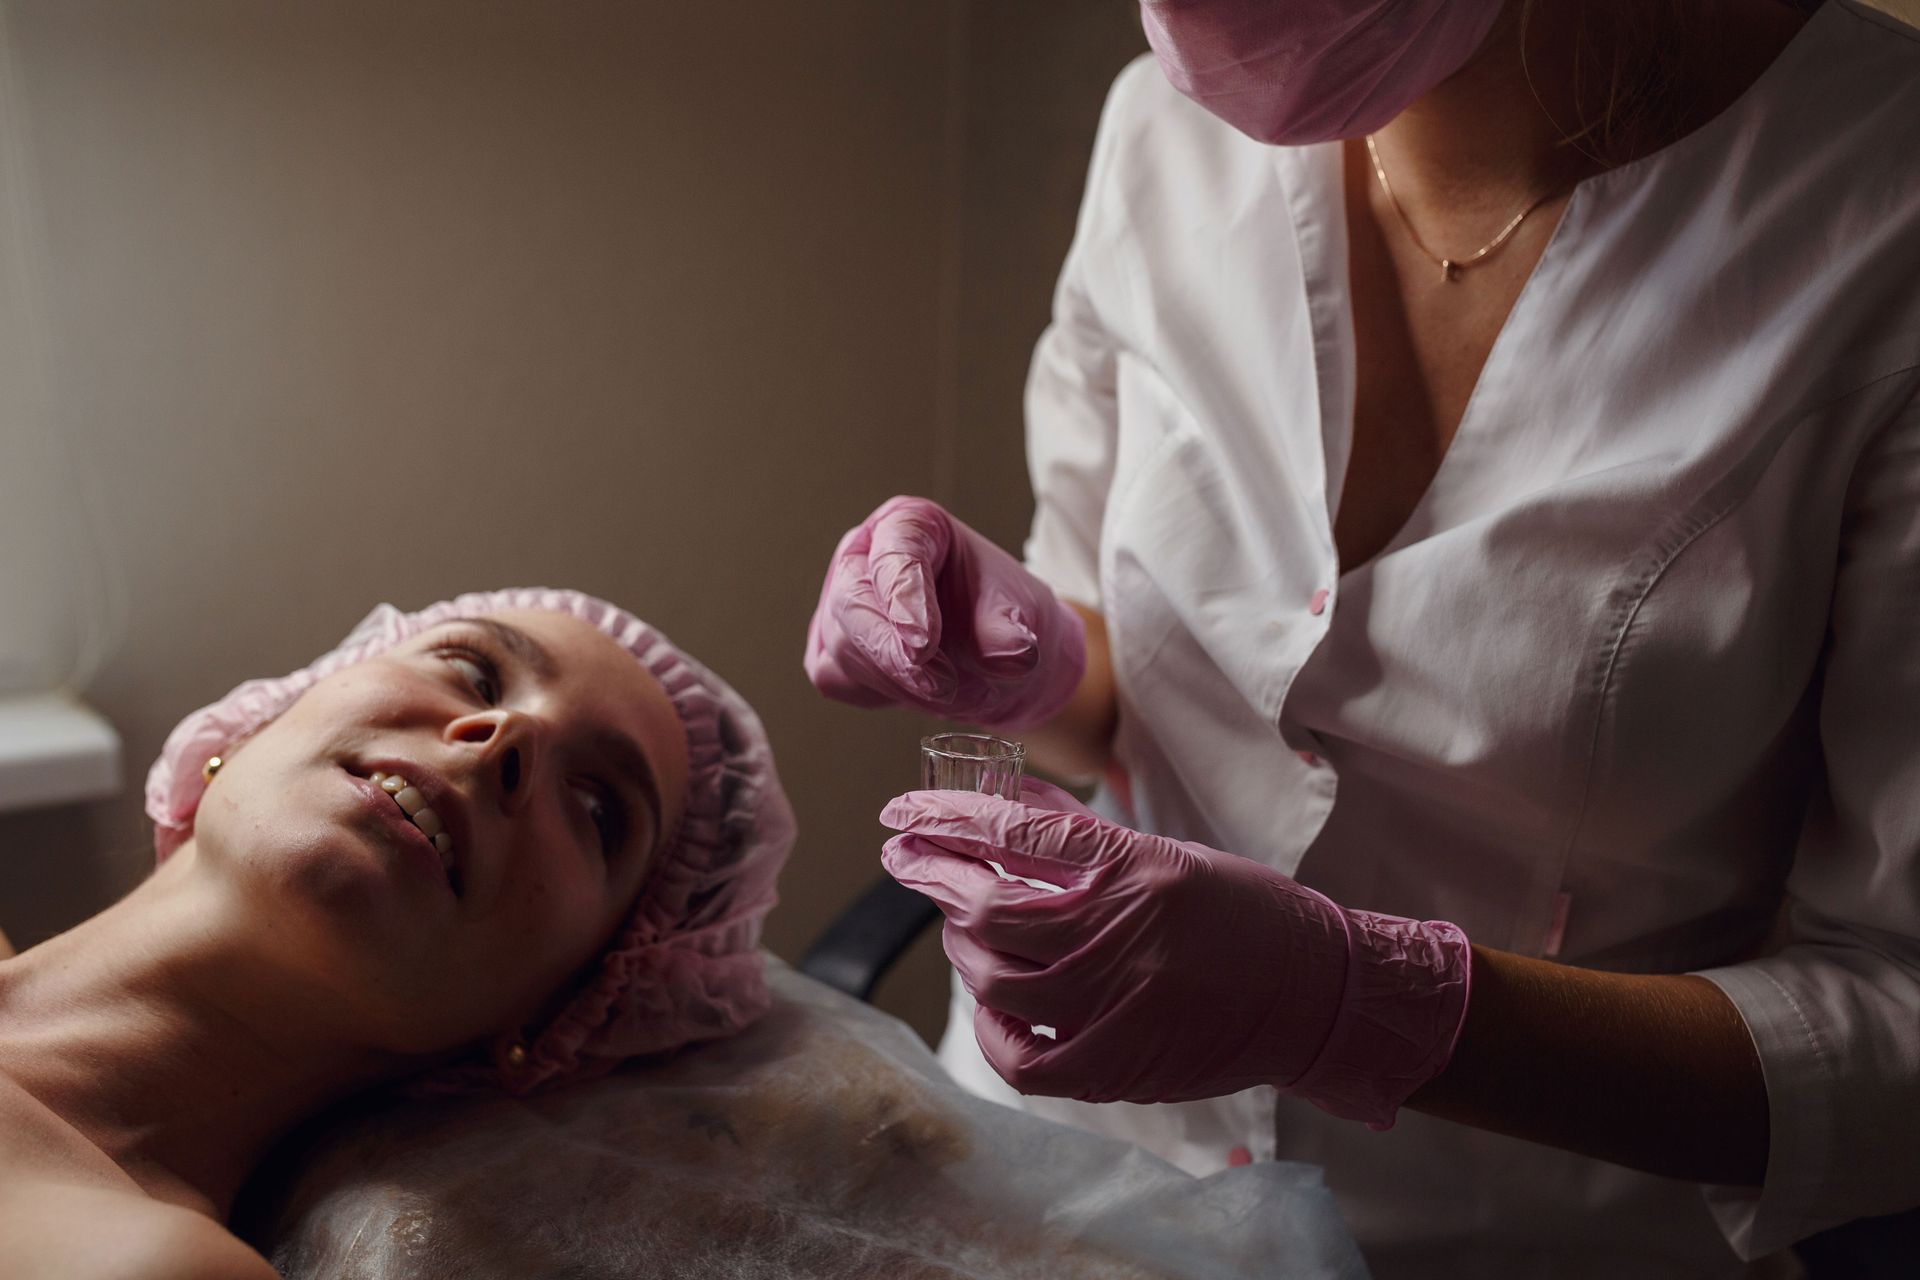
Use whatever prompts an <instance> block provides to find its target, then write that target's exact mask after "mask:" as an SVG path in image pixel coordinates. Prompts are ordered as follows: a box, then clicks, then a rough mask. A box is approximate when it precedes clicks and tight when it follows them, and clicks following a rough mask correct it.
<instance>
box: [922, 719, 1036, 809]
mask: <svg viewBox="0 0 1920 1280" xmlns="http://www.w3.org/2000/svg"><path fill="white" fill-rule="evenodd" d="M1026 767H1027V749H1026V747H1025V746H1024V745H1023V744H1021V743H1018V742H1009V741H1007V740H1006V739H1005V738H996V737H994V736H993V735H992V734H987V733H936V734H934V735H933V736H931V737H927V738H922V739H920V785H921V786H922V787H924V788H925V789H926V790H928V791H977V792H980V793H981V794H982V795H989V796H999V797H1000V798H1001V799H1002V800H1018V799H1019V798H1020V775H1021V774H1022V773H1024V772H1025V770H1026Z"/></svg>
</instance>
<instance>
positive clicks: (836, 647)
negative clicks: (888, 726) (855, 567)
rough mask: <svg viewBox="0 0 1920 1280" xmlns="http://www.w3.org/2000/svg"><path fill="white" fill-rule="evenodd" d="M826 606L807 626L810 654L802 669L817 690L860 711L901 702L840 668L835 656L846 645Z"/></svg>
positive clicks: (822, 607)
mask: <svg viewBox="0 0 1920 1280" xmlns="http://www.w3.org/2000/svg"><path fill="white" fill-rule="evenodd" d="M826 611H827V606H826V605H824V604H823V605H822V606H821V607H820V609H819V610H818V611H816V612H815V613H814V615H813V620H812V621H811V622H810V623H808V624H807V653H806V658H805V660H804V661H803V663H802V665H803V666H805V667H806V671H807V679H808V680H809V681H811V682H812V684H813V687H814V688H816V689H818V690H819V691H820V692H821V693H823V694H825V695H826V696H827V697H829V698H832V699H834V700H835V701H836V702H845V703H848V704H849V705H851V706H856V707H886V706H892V705H894V704H895V703H897V702H898V701H899V697H898V695H897V694H895V693H892V692H890V691H889V690H887V689H876V688H874V687H873V685H872V683H871V682H870V681H869V680H862V679H857V678H855V676H854V675H853V674H852V673H851V672H849V671H847V669H846V668H845V667H843V666H841V665H840V660H839V658H837V657H836V656H835V654H836V653H838V652H840V651H841V649H842V646H843V645H844V643H845V640H844V637H841V636H840V635H839V629H838V628H837V627H835V626H834V624H833V621H832V619H831V617H829V616H828V614H827V612H826Z"/></svg>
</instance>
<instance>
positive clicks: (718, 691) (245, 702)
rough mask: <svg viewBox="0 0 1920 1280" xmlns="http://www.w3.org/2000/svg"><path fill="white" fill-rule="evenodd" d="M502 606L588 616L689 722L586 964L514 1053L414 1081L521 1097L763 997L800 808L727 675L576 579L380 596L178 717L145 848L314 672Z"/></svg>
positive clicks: (189, 813) (655, 1048) (151, 782)
mask: <svg viewBox="0 0 1920 1280" xmlns="http://www.w3.org/2000/svg"><path fill="white" fill-rule="evenodd" d="M507 609H545V610H548V611H550V612H553V613H563V614H566V615H568V616H569V617H574V618H579V619H581V620H582V621H585V622H588V623H591V624H592V625H593V626H595V627H597V628H599V629H600V630H601V631H603V632H605V633H606V634H607V635H609V636H611V637H613V639H614V640H615V641H617V642H618V643H619V644H620V645H621V646H622V647H623V648H625V649H626V650H627V652H629V653H631V654H632V655H633V656H634V657H635V658H637V659H638V660H639V661H640V663H641V665H642V666H644V667H646V669H647V670H648V671H650V672H652V673H653V676H654V678H655V679H656V680H658V681H659V682H660V684H661V686H662V687H663V688H664V689H665V690H666V692H667V696H668V697H669V698H671V699H672V701H673V705H674V708H675V710H677V711H678V712H679V715H680V723H681V724H682V725H683V726H685V728H686V732H687V755H688V764H689V774H688V779H687V799H686V810H685V812H684V814H683V815H682V817H681V819H680V825H679V828H678V829H677V830H676V831H675V833H674V834H673V835H672V837H671V838H670V839H669V840H668V841H667V842H666V844H665V846H664V847H663V848H662V850H661V853H660V856H659V857H658V859H657V860H656V861H655V863H654V866H653V867H652V869H651V870H650V871H649V872H648V875H647V880H646V882H645V883H644V884H643V885H642V886H641V889H640V893H639V896H638V898H637V899H636V900H635V902H634V908H633V913H632V915H631V916H630V917H629V918H628V919H627V922H626V924H625V925H624V926H622V928H621V929H620V931H619V933H618V934H616V935H615V937H614V940H613V943H612V945H611V946H610V947H609V948H608V949H607V951H606V953H605V954H603V955H602V956H601V957H600V960H599V962H598V966H597V968H596V969H595V971H594V973H593V976H592V977H591V979H590V980H589V981H588V982H587V983H586V984H585V985H584V986H583V987H582V988H581V989H580V990H579V992H578V993H577V994H576V995H575V996H574V997H573V999H572V1000H571V1001H570V1002H569V1003H568V1004H567V1005H566V1007H565V1008H563V1009H562V1010H561V1011H560V1013H559V1014H558V1015H556V1016H555V1017H554V1019H553V1020H552V1022H550V1023H549V1024H548V1025H547V1026H546V1027H544V1028H542V1029H541V1030H540V1032H539V1033H538V1034H537V1035H535V1036H532V1037H530V1038H529V1039H528V1040H527V1041H526V1054H525V1057H524V1061H521V1062H520V1063H518V1064H517V1065H515V1064H512V1063H509V1062H508V1060H507V1057H506V1053H505V1050H506V1047H507V1043H508V1042H507V1041H506V1040H504V1039H503V1040H502V1041H501V1042H500V1043H499V1044H497V1045H496V1046H495V1052H494V1053H493V1054H492V1060H491V1061H490V1062H487V1063H484V1064H474V1065H466V1066H455V1067H450V1068H447V1069H444V1070H441V1071H438V1072H435V1073H433V1074H431V1075H429V1076H426V1077H423V1078H422V1079H420V1080H419V1081H416V1082H415V1083H414V1085H413V1086H412V1091H413V1092H416V1093H423V1094H446V1093H469V1092H476V1091H482V1090H487V1089H500V1090H505V1091H507V1092H509V1093H516V1094H524V1093H530V1092H532V1091H534V1090H535V1089H539V1088H542V1087H545V1086H549V1085H553V1084H557V1083H562V1082H565V1081H570V1080H579V1079H587V1078H591V1077H593V1076H597V1075H601V1074H604V1073H605V1072H607V1071H609V1070H611V1069H612V1068H613V1067H614V1066H616V1065H618V1064H619V1063H620V1062H621V1061H622V1060H624V1059H626V1058H630V1057H635V1056H638V1055H641V1054H655V1053H665V1052H667V1051H669V1050H672V1049H677V1048H680V1047H681V1046H683V1045H687V1044H693V1043H695V1042H698V1041H702V1040H714V1039H718V1038H720V1037H723V1036H730V1035H732V1034H734V1033H735V1032H737V1031H740V1030H741V1029H743V1028H745V1027H746V1026H747V1025H749V1024H750V1023H752V1022H753V1021H754V1020H755V1019H757V1018H759V1017H760V1015H761V1014H763V1013H765V1012H766V1010H767V1006H768V996H767V987H766V978H765V972H764V967H763V965H762V962H761V957H760V949H759V944H760V928H761V924H762V922H763V921H764V920H765V919H766V915H767V912H769V911H771V910H772V909H773V905H774V903H775V901H776V896H775V893H774V882H775V880H776V879H777V878H778V876H779V873H780V867H781V864H783V863H784V862H785V861H786V858H787V854H788V853H789V852H790V851H791V850H792V848H793V838H794V820H793V809H792V807H791V806H790V805H789V804H788V803H787V796H786V792H785V791H783V790H782V789H781V787H780V777H779V775H778V774H777V773H776V772H775V770H774V766H773V749H772V747H771V745H770V744H769V743H768V741H767V735H766V730H765V729H764V728H763V727H762V726H761V724H760V717H759V716H757V715H755V714H754V711H753V708H752V707H750V706H748V705H747V702H746V700H745V699H744V698H742V697H741V696H740V695H739V694H737V693H735V692H734V691H733V689H732V688H730V687H729V686H728V685H727V683H726V681H724V680H722V679H720V677H719V676H716V675H715V674H714V673H713V672H711V671H709V670H707V668H706V667H704V666H702V665H701V664H700V663H698V662H696V661H695V660H694V659H692V658H690V657H688V656H687V655H686V654H685V653H683V652H682V651H681V650H680V649H678V648H676V647H675V646H674V645H673V643H672V642H671V641H669V640H668V639H667V638H666V637H665V636H663V635H661V634H660V633H659V632H658V631H656V630H654V628H652V627H650V626H648V625H647V624H646V623H644V622H642V621H640V619H638V618H636V617H634V616H633V615H632V614H630V613H628V612H627V611H626V610H624V609H620V608H617V607H616V606H614V605H611V604H608V603H607V602H606V601H604V600H597V599H595V598H594V597H592V596H589V595H583V594H581V593H580V592H578V591H556V590H550V589H547V588H542V587H516V588H510V589H508V590H504V591H487V592H476V593H471V594H468V595H463V596H459V597H456V598H455V599H452V600H446V601H442V602H441V603H439V604H436V605H432V606H430V607H428V608H425V609H422V610H420V611H419V612H417V613H403V612H401V611H400V610H398V609H396V608H394V607H393V606H391V605H384V604H383V605H380V606H379V607H378V608H376V609H374V611H373V612H372V613H370V614H368V615H367V616H366V617H365V618H364V619H363V620H362V621H361V622H360V625H358V626H356V627H355V628H354V629H353V630H352V631H351V632H350V633H348V635H347V638H346V639H345V640H343V641H341V642H340V644H339V645H338V647H336V648H334V649H333V650H332V651H330V652H328V653H326V654H323V655H321V656H320V657H319V658H317V659H315V660H314V661H313V662H312V663H310V664H308V665H307V666H306V667H304V668H302V669H301V670H299V671H295V672H293V673H292V674H291V675H286V676H280V677H278V678H274V679H265V680H249V681H247V682H246V683H245V684H243V685H241V686H240V687H238V688H237V689H235V690H233V692H231V693H229V694H228V695H227V696H226V697H224V698H222V699H220V700H219V701H218V702H215V703H214V704H212V705H211V706H207V707H202V708H201V709H200V710H198V711H196V712H194V713H193V714H192V715H190V716H188V717H187V718H186V719H184V720H182V721H181V722H180V723H179V724H178V725H176V726H174V730H173V732H172V733H170V734H168V735H167V742H166V745H165V746H164V747H163V748H161V751H160V758H159V759H158V760H156V761H154V763H153V768H152V769H150V770H149V771H148V773H147V795H146V801H147V815H148V816H149V817H151V818H152V819H153V822H154V833H153V841H154V850H155V853H156V854H157V856H158V857H159V858H160V859H165V858H166V857H167V855H169V854H170V853H172V852H173V851H174V850H175V849H177V848H179V846H180V844H181V843H182V842H183V841H185V840H186V839H187V838H188V837H189V836H191V835H192V834H193V818H194V813H195V811H196V810H197V809H198V808H199V805H200V797H201V795H202V794H203V793H204V792H205V790H206V785H207V784H206V782H205V780H204V779H202V777H201V773H200V770H201V767H202V765H204V764H205V763H206V760H207V758H208V757H209V756H216V755H220V754H222V753H224V752H226V751H227V750H228V749H229V748H230V747H232V746H233V744H235V743H237V742H240V741H242V740H243V739H245V738H246V737H247V736H248V735H250V734H252V733H254V732H255V731H256V730H258V729H259V728H260V727H261V726H263V725H265V724H266V723H267V722H268V721H270V720H272V719H273V718H274V717H276V716H278V715H279V714H280V713H281V712H282V711H285V710H286V709H287V708H288V707H290V706H292V705H293V702H294V700H295V699H296V698H298V697H299V696H300V695H301V694H302V693H304V692H305V691H306V690H307V689H308V688H309V687H310V686H312V685H313V684H314V683H315V682H317V681H319V680H321V679H323V678H324V677H326V676H329V675H331V674H333V673H334V672H336V671H338V670H340V669H341V668H343V667H349V666H352V665H353V664H354V663H356V662H363V661H365V660H366V659H368V658H371V657H373V656H375V655H376V654H379V653H383V652H385V651H386V650H388V649H391V648H393V647H394V646H395V645H398V644H400V643H401V642H403V641H405V640H407V639H408V638H410V637H412V636H415V635H418V634H419V633H420V632H422V631H425V630H427V629H428V628H430V627H437V626H439V625H441V624H442V623H445V622H451V621H454V620H455V619H459V618H474V617H480V616H482V615H485V614H490V613H498V612H500V611H502V610H507Z"/></svg>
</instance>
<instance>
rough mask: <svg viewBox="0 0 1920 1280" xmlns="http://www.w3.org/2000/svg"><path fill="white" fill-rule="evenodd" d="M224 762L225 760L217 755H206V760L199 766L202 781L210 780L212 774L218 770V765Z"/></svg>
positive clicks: (211, 779)
mask: <svg viewBox="0 0 1920 1280" xmlns="http://www.w3.org/2000/svg"><path fill="white" fill-rule="evenodd" d="M225 763H226V761H224V760H222V759H221V758H220V757H219V756H208V757H207V762H206V763H205V764H203V765H201V766H200V778H201V780H202V781H204V782H212V781H213V775H214V774H216V773H218V772H220V766H221V765H223V764H225Z"/></svg>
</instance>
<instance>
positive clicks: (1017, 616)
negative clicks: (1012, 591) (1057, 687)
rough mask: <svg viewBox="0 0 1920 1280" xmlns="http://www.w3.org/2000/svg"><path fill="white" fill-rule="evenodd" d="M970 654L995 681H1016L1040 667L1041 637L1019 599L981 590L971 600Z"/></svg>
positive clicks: (990, 590) (1002, 593) (999, 592)
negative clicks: (971, 633)
mask: <svg viewBox="0 0 1920 1280" xmlns="http://www.w3.org/2000/svg"><path fill="white" fill-rule="evenodd" d="M972 606H973V607H972V610H971V613H972V618H971V621H972V625H973V653H972V654H971V655H970V656H971V657H972V659H973V661H974V662H975V663H976V664H978V666H979V668H980V671H981V672H982V674H984V675H986V676H988V677H989V678H991V679H994V680H1019V679H1022V678H1024V677H1026V676H1028V675H1031V674H1032V673H1033V669H1034V668H1035V667H1037V666H1039V665H1040V637H1039V635H1038V634H1036V633H1035V631H1034V627H1033V624H1032V622H1030V621H1029V620H1028V618H1027V616H1026V612H1025V610H1024V609H1023V608H1022V607H1021V604H1020V602H1019V601H1018V600H1016V599H1013V598H1011V597H1010V596H1009V595H1008V594H1007V593H1006V592H1004V591H997V590H992V589H988V590H983V591H981V592H979V593H978V594H977V595H975V596H974V598H973V601H972Z"/></svg>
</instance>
